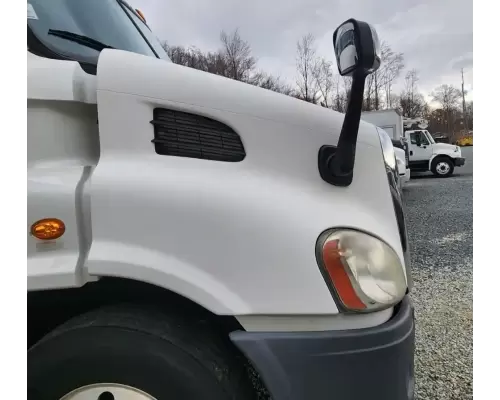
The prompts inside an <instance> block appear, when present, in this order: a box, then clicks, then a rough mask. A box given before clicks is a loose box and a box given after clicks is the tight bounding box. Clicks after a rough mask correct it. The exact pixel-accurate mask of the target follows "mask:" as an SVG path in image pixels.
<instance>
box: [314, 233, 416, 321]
mask: <svg viewBox="0 0 500 400" xmlns="http://www.w3.org/2000/svg"><path fill="white" fill-rule="evenodd" d="M317 258H318V262H319V265H320V268H321V272H322V274H323V277H324V278H325V281H326V282H327V284H328V286H329V287H330V290H331V291H332V295H333V296H334V298H335V299H336V300H337V302H338V305H339V307H340V308H343V309H344V310H346V311H354V312H370V311H376V310H382V309H385V308H388V307H391V306H393V305H395V304H397V303H398V302H400V301H401V300H402V299H403V297H404V296H405V294H406V290H407V282H406V277H405V274H404V266H403V265H402V263H401V260H400V259H399V257H398V255H397V254H396V252H395V251H394V250H393V249H392V248H391V247H390V246H389V245H388V244H387V243H385V242H384V241H382V240H380V239H379V238H377V237H374V236H372V235H369V234H367V233H364V232H360V231H356V230H353V229H335V230H329V231H327V232H325V233H323V234H322V235H321V236H320V238H319V240H318V245H317Z"/></svg>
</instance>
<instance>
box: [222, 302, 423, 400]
mask: <svg viewBox="0 0 500 400" xmlns="http://www.w3.org/2000/svg"><path fill="white" fill-rule="evenodd" d="M230 338H231V340H232V341H233V342H234V343H235V345H236V346H237V347H238V348H239V349H240V350H241V351H242V352H243V353H244V354H245V355H246V356H247V358H248V359H249V360H250V361H251V362H252V363H253V365H254V367H255V368H256V370H257V371H258V372H259V374H260V377H261V378H262V379H263V381H264V383H265V385H266V387H267V389H268V390H269V391H270V393H271V396H272V398H273V400H310V399H314V400H327V399H328V400H331V399H335V400H366V399H381V400H382V399H383V400H413V399H414V351H415V324H414V312H413V307H412V306H411V303H410V300H409V299H408V297H405V298H404V299H403V301H402V302H401V303H400V305H399V306H398V307H397V308H396V310H395V314H394V315H393V317H392V318H391V319H390V320H389V321H387V322H386V323H384V324H382V325H379V326H376V327H372V328H364V329H354V330H344V331H326V332H242V331H237V332H232V333H231V334H230Z"/></svg>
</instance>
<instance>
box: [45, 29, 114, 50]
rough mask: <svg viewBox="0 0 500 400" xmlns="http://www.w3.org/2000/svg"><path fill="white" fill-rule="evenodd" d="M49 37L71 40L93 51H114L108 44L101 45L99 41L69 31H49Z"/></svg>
mask: <svg viewBox="0 0 500 400" xmlns="http://www.w3.org/2000/svg"><path fill="white" fill-rule="evenodd" d="M48 34H49V35H53V36H57V37H60V38H62V39H66V40H70V41H72V42H75V43H78V44H81V45H83V46H86V47H90V48H91V49H94V50H97V51H101V50H103V49H113V47H111V46H108V45H107V44H104V43H101V42H99V41H98V40H95V39H92V38H90V37H87V36H83V35H79V34H77V33H73V32H69V31H60V30H57V29H49V32H48Z"/></svg>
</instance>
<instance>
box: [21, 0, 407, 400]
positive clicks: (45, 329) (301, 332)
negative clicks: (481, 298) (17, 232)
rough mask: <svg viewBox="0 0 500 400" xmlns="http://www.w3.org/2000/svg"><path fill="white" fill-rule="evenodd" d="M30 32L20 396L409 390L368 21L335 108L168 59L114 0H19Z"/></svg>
mask: <svg viewBox="0 0 500 400" xmlns="http://www.w3.org/2000/svg"><path fill="white" fill-rule="evenodd" d="M27 41H28V58H27V85H28V90H27V118H28V133H27V134H28V165H27V169H28V171H27V173H28V181H27V191H28V209H27V220H28V226H27V249H28V250H27V259H28V268H27V286H28V377H27V381H28V383H27V385H28V393H29V398H30V399H34V400H57V399H63V400H78V399H95V400H112V399H115V400H119V399H137V400H146V399H149V400H154V399H158V400H163V399H171V398H172V399H196V400H198V399H207V400H209V399H210V400H211V399H217V400H225V399H227V400H229V399H233V400H235V399H237V400H244V399H254V398H256V390H257V389H259V390H260V389H262V390H264V391H268V392H269V393H270V395H271V396H272V398H273V399H275V400H299V399H300V400H303V399H304V400H305V399H315V400H323V399H331V398H335V399H338V400H346V399H352V400H358V399H359V400H361V399H363V400H364V399H367V398H374V399H384V400H402V399H413V387H414V374H413V356H414V316H413V308H412V306H411V303H410V301H409V298H408V293H409V291H410V290H411V286H412V284H411V273H410V264H409V253H408V238H407V232H406V224H405V218H404V213H403V208H402V200H401V195H400V192H399V189H398V187H397V183H396V175H397V172H396V163H395V154H394V148H393V146H392V144H391V142H390V141H387V140H384V139H383V136H381V135H379V133H378V132H377V129H376V127H375V126H373V125H372V124H368V123H363V122H361V123H360V115H361V105H362V97H363V91H364V82H365V78H366V76H367V75H368V74H370V73H371V72H373V71H374V70H376V69H377V68H378V66H379V64H380V56H379V46H378V39H377V36H376V32H375V31H374V30H373V28H371V26H370V25H368V24H366V23H364V22H361V21H356V20H353V19H351V20H348V21H346V22H345V23H344V24H342V25H341V26H340V27H339V28H338V29H337V30H336V31H335V33H334V36H333V42H334V48H335V56H336V59H337V64H338V68H339V71H340V73H341V74H342V75H350V76H352V78H353V79H352V88H351V97H350V99H349V105H348V109H347V112H346V114H345V115H341V114H339V113H336V112H333V111H331V110H327V109H324V108H322V107H318V106H315V105H312V104H309V103H306V102H303V101H300V100H297V99H294V98H291V97H288V96H284V95H281V94H277V93H274V92H271V91H269V90H265V89H261V88H257V87H254V86H251V85H247V84H245V83H241V82H237V81H234V80H230V79H226V78H223V77H220V76H216V75H212V74H209V73H205V72H201V71H197V70H194V69H190V68H188V67H183V66H179V65H175V64H173V63H172V62H170V60H169V59H168V56H167V54H166V53H165V52H164V50H163V48H162V46H161V45H160V42H159V41H158V40H157V39H156V37H155V35H154V34H153V33H152V32H151V30H150V28H149V27H148V25H147V23H146V21H145V19H144V17H143V16H142V14H141V13H138V12H137V11H136V10H134V8H133V7H131V6H130V5H129V4H128V3H126V2H125V1H122V0H86V1H71V0H58V1H55V0H32V1H30V2H28V39H27ZM256 388H257V389H256Z"/></svg>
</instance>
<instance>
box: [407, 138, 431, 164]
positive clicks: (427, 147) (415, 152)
mask: <svg viewBox="0 0 500 400" xmlns="http://www.w3.org/2000/svg"><path fill="white" fill-rule="evenodd" d="M431 156H432V145H431V143H430V142H429V140H428V139H427V136H426V135H425V134H424V132H422V131H413V132H410V167H414V168H419V169H420V168H422V169H427V168H428V164H429V160H430V158H431Z"/></svg>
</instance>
